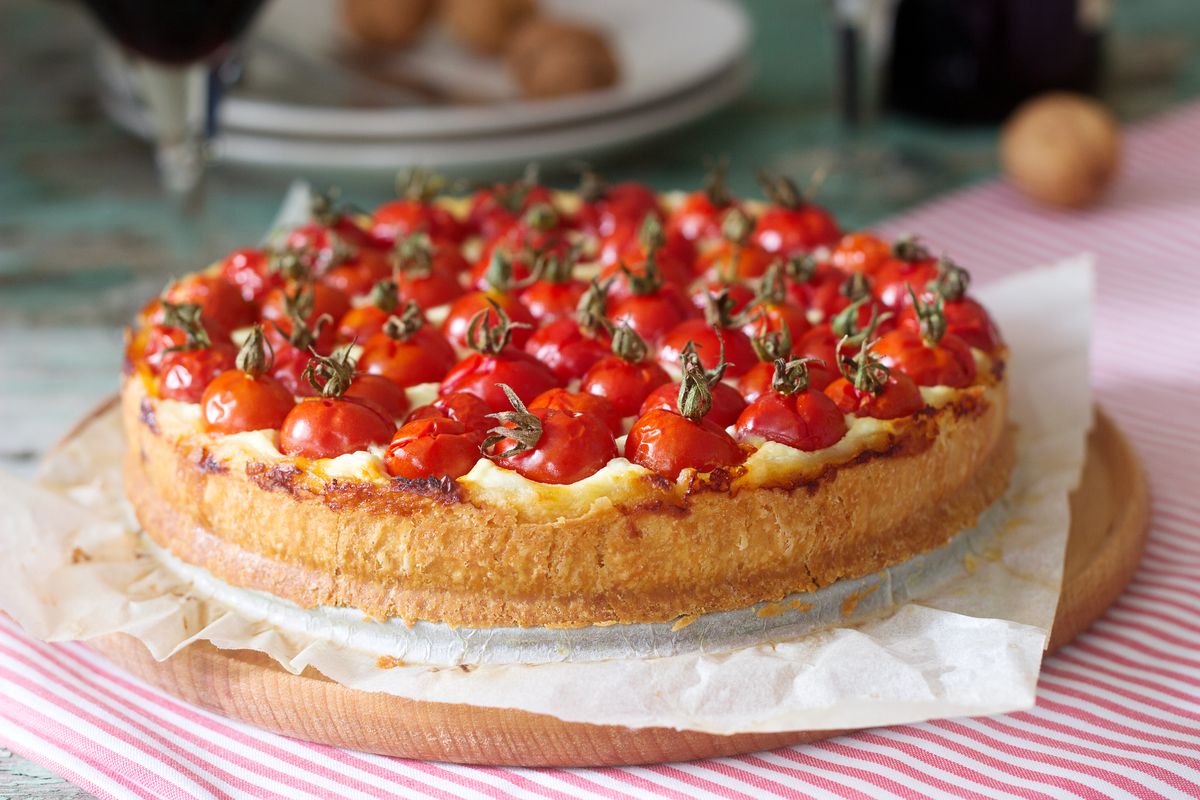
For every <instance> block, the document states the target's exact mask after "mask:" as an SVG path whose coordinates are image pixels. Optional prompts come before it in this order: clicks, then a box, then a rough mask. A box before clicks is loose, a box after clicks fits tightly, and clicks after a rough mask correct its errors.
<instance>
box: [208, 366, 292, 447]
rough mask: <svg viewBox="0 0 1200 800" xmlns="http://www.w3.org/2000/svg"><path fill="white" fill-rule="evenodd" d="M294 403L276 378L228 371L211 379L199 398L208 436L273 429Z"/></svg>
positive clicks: (237, 370) (285, 388)
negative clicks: (209, 434) (211, 434)
mask: <svg viewBox="0 0 1200 800" xmlns="http://www.w3.org/2000/svg"><path fill="white" fill-rule="evenodd" d="M294 405H296V400H295V398H293V396H292V393H291V392H290V391H288V389H287V387H286V386H284V385H283V384H282V383H280V382H279V379H277V378H273V377H271V376H270V375H251V374H250V373H247V372H243V371H242V370H240V369H231V370H227V371H225V372H222V373H221V374H220V375H218V376H217V377H215V378H214V379H213V380H212V382H211V383H210V384H208V388H206V389H205V390H204V394H203V395H202V397H201V399H200V408H201V412H202V414H203V417H204V430H206V431H208V432H209V433H223V434H227V433H240V432H242V431H261V430H277V429H278V428H279V426H280V425H282V424H283V420H284V419H285V418H286V417H287V415H288V412H289V411H291V410H292V406H294Z"/></svg>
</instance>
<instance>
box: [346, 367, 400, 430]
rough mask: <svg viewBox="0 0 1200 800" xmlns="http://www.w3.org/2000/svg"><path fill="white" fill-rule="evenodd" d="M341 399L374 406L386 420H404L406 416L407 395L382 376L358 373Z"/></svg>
mask: <svg viewBox="0 0 1200 800" xmlns="http://www.w3.org/2000/svg"><path fill="white" fill-rule="evenodd" d="M343 397H347V398H350V399H352V400H358V401H359V402H361V403H366V404H367V405H370V406H374V408H375V409H376V410H378V411H379V413H380V414H383V416H384V417H386V418H388V419H393V420H395V419H404V416H405V415H406V414H408V409H409V402H408V394H407V393H406V392H405V391H404V390H403V389H401V388H400V387H399V386H397V385H396V384H395V383H394V382H392V381H391V380H389V379H388V378H386V377H385V376H383V375H372V374H369V373H366V372H360V373H358V374H357V375H355V376H354V381H353V382H352V383H351V384H350V386H349V388H347V389H346V392H345V394H344V395H343Z"/></svg>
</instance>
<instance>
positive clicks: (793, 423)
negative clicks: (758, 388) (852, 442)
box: [737, 388, 846, 451]
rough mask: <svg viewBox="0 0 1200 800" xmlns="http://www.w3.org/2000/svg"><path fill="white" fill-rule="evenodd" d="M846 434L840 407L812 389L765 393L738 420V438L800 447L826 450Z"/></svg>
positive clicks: (844, 421)
mask: <svg viewBox="0 0 1200 800" xmlns="http://www.w3.org/2000/svg"><path fill="white" fill-rule="evenodd" d="M845 435H846V419H845V417H844V416H843V414H842V412H841V409H839V408H838V407H837V406H836V405H835V404H834V402H833V401H832V400H830V399H829V398H828V397H827V396H825V395H824V394H822V393H821V392H820V391H818V390H816V389H812V388H809V389H806V390H805V391H802V392H797V393H795V394H781V393H779V392H776V391H768V392H765V393H764V394H763V395H761V396H760V397H759V398H758V399H757V400H755V401H754V402H753V403H751V404H750V405H749V406H747V407H746V410H745V411H743V412H742V414H741V416H740V417H738V420H737V438H738V440H739V441H742V440H745V439H746V438H747V437H750V436H760V437H762V438H763V439H766V440H768V441H771V442H778V443H779V444H785V445H787V446H788V447H794V448H796V449H797V450H807V451H812V450H824V449H825V448H826V447H832V446H833V445H835V444H837V443H838V442H839V441H841V438H842V437H843V436H845Z"/></svg>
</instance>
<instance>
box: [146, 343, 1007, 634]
mask: <svg viewBox="0 0 1200 800" xmlns="http://www.w3.org/2000/svg"><path fill="white" fill-rule="evenodd" d="M1002 367H1003V364H1002V362H997V363H996V366H995V368H994V369H993V370H992V371H991V374H990V375H989V376H987V378H986V380H985V381H984V382H983V383H981V384H980V385H976V386H972V387H969V388H967V389H963V390H957V391H954V392H953V394H952V396H951V397H950V399H949V400H948V402H946V403H944V404H942V405H940V406H939V407H937V408H936V409H934V408H928V409H926V410H925V411H924V412H921V413H918V414H917V415H914V416H913V417H909V418H906V419H902V420H897V421H895V422H894V423H891V424H889V426H888V428H887V430H886V432H885V433H883V434H881V435H876V436H874V437H872V438H871V439H870V440H868V441H867V442H866V444H865V445H864V446H863V447H862V448H861V449H859V450H858V451H857V452H850V453H843V454H842V455H841V456H839V458H838V459H832V460H827V461H824V462H822V463H818V464H816V465H814V464H813V463H811V462H810V463H807V464H805V465H804V466H802V467H796V468H794V469H791V470H782V471H777V473H776V474H775V475H774V477H772V478H771V479H769V480H762V479H761V477H760V478H759V479H757V480H756V483H757V485H753V484H750V483H748V476H746V475H744V474H743V472H744V470H742V469H738V470H731V471H719V472H717V473H714V474H712V475H708V476H698V477H696V478H694V479H693V480H691V481H686V480H685V481H681V482H680V483H678V484H673V483H669V482H667V481H664V480H662V479H660V478H654V477H648V476H639V477H637V478H630V480H633V481H635V482H636V485H635V486H626V487H625V489H626V491H625V492H623V493H622V494H621V502H594V503H592V504H591V505H590V506H589V507H588V508H587V509H586V510H585V511H584V512H583V513H580V514H578V515H575V516H571V517H561V518H557V519H544V518H538V517H536V516H534V517H532V518H531V517H530V516H529V515H528V514H525V513H523V511H522V509H521V508H520V507H512V506H507V505H505V504H502V503H496V502H487V501H481V500H480V499H478V498H473V497H472V496H471V495H470V493H469V492H467V491H464V489H463V487H462V486H461V485H459V484H457V483H455V482H446V483H439V482H421V483H412V482H406V481H402V480H399V479H394V480H382V481H363V480H347V479H341V478H325V479H322V480H316V479H314V478H313V476H312V475H310V474H306V473H305V471H304V470H303V469H301V468H298V467H297V466H295V465H294V464H291V463H286V462H282V463H266V462H263V463H259V462H255V461H253V460H250V461H246V462H245V463H244V464H237V465H236V466H231V464H230V463H229V462H228V461H226V460H223V459H221V458H217V457H215V456H214V454H213V452H211V451H210V449H209V448H208V447H207V446H205V443H204V439H203V437H189V436H172V435H169V434H167V433H165V432H164V431H163V429H162V427H161V426H160V425H159V422H158V419H157V416H156V414H157V410H158V409H157V404H158V403H159V402H160V401H158V400H156V399H155V398H152V397H150V396H149V395H148V393H147V391H146V387H145V385H144V383H143V382H142V381H141V380H140V379H139V378H138V377H137V376H136V375H134V376H130V377H129V378H127V380H126V381H125V384H124V386H123V389H122V403H123V417H124V424H125V429H126V432H127V436H128V441H129V449H128V457H127V463H126V467H125V476H126V487H127V489H126V490H127V493H128V495H129V499H130V501H131V502H132V504H133V506H134V509H135V511H136V513H137V515H138V518H139V520H140V521H141V523H142V525H143V526H144V528H145V530H146V532H147V533H148V534H149V536H150V537H151V538H152V539H153V540H154V541H156V542H157V543H158V544H160V545H162V546H163V547H165V548H167V549H168V550H170V551H171V552H172V553H174V554H175V555H176V556H178V557H180V558H182V559H183V560H184V561H187V562H190V563H193V564H197V565H200V566H202V567H205V568H206V569H208V570H209V571H211V572H212V573H213V574H214V575H216V576H217V577H219V578H221V579H223V580H225V581H227V582H229V583H232V584H234V585H238V586H243V587H248V588H253V589H259V590H263V591H267V592H270V593H272V594H275V595H278V596H280V597H283V598H286V599H288V600H291V601H293V602H296V603H297V604H299V605H301V606H305V607H313V606H317V605H332V606H349V607H354V608H357V609H361V610H362V611H364V612H366V613H367V614H370V615H372V616H374V617H378V618H387V617H400V618H402V619H404V620H407V621H416V620H429V621H435V622H442V623H447V624H450V625H455V626H468V627H496V626H507V625H519V626H533V625H547V626H578V625H589V624H604V623H631V622H658V621H666V620H671V619H674V618H676V617H679V616H683V615H692V614H699V613H707V612H713V611H722V610H729V609H735V608H741V607H745V606H748V605H751V604H754V603H756V602H760V601H765V600H774V599H778V598H780V597H783V596H785V595H787V594H790V593H793V592H800V591H808V590H813V589H816V588H819V587H822V586H826V585H829V584H830V583H833V582H834V581H837V580H839V579H842V578H847V577H859V576H863V575H868V574H870V573H872V572H875V571H878V570H880V569H882V568H884V567H886V566H888V565H890V564H895V563H898V562H902V561H905V560H907V559H909V558H911V557H912V556H914V555H916V554H919V553H922V552H926V551H928V550H931V549H933V548H936V547H938V546H940V545H942V544H944V543H945V542H946V541H948V540H949V539H950V538H951V537H952V536H953V535H954V534H955V533H957V532H958V531H959V530H961V529H962V528H963V527H965V526H969V525H971V524H973V523H974V522H975V520H976V519H977V517H978V515H979V514H980V513H981V512H982V511H983V510H984V509H985V508H987V507H988V506H989V505H990V504H991V503H992V502H993V501H995V500H996V499H997V498H998V497H999V496H1000V495H1001V494H1002V493H1003V492H1004V490H1005V488H1006V486H1007V482H1008V476H1009V472H1010V470H1011V465H1012V462H1013V457H1014V456H1013V444H1012V436H1011V432H1010V431H1009V427H1008V424H1007V422H1006V403H1007V400H1006V393H1005V385H1004V381H1003V378H1002V374H1003V369H1002ZM517 505H518V506H519V504H517Z"/></svg>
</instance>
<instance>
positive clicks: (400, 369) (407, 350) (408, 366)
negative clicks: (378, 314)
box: [358, 326, 457, 388]
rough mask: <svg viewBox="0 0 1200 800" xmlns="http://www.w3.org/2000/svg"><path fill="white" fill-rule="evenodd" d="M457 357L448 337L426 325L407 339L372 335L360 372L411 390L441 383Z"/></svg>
mask: <svg viewBox="0 0 1200 800" xmlns="http://www.w3.org/2000/svg"><path fill="white" fill-rule="evenodd" d="M456 358H457V357H456V356H455V354H454V348H452V347H451V346H450V343H449V342H447V341H446V339H445V337H443V336H442V335H441V334H440V333H438V332H437V331H435V330H433V329H432V328H429V327H427V326H422V327H420V328H418V329H417V330H416V331H415V332H414V333H412V334H411V335H410V336H409V337H408V338H407V339H393V338H392V337H390V336H388V335H387V334H384V333H378V334H375V335H374V336H372V337H371V338H370V339H368V340H367V342H366V344H364V345H363V351H362V355H361V356H359V359H358V369H359V370H360V371H362V372H367V373H370V374H372V375H382V376H384V377H385V378H387V379H388V380H390V381H391V382H392V383H394V384H396V385H397V386H399V387H401V388H407V387H409V386H416V385H418V384H421V383H437V382H439V381H441V379H442V378H444V377H445V375H446V373H447V372H449V371H450V368H451V367H453V366H454V362H455V359H456Z"/></svg>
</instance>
